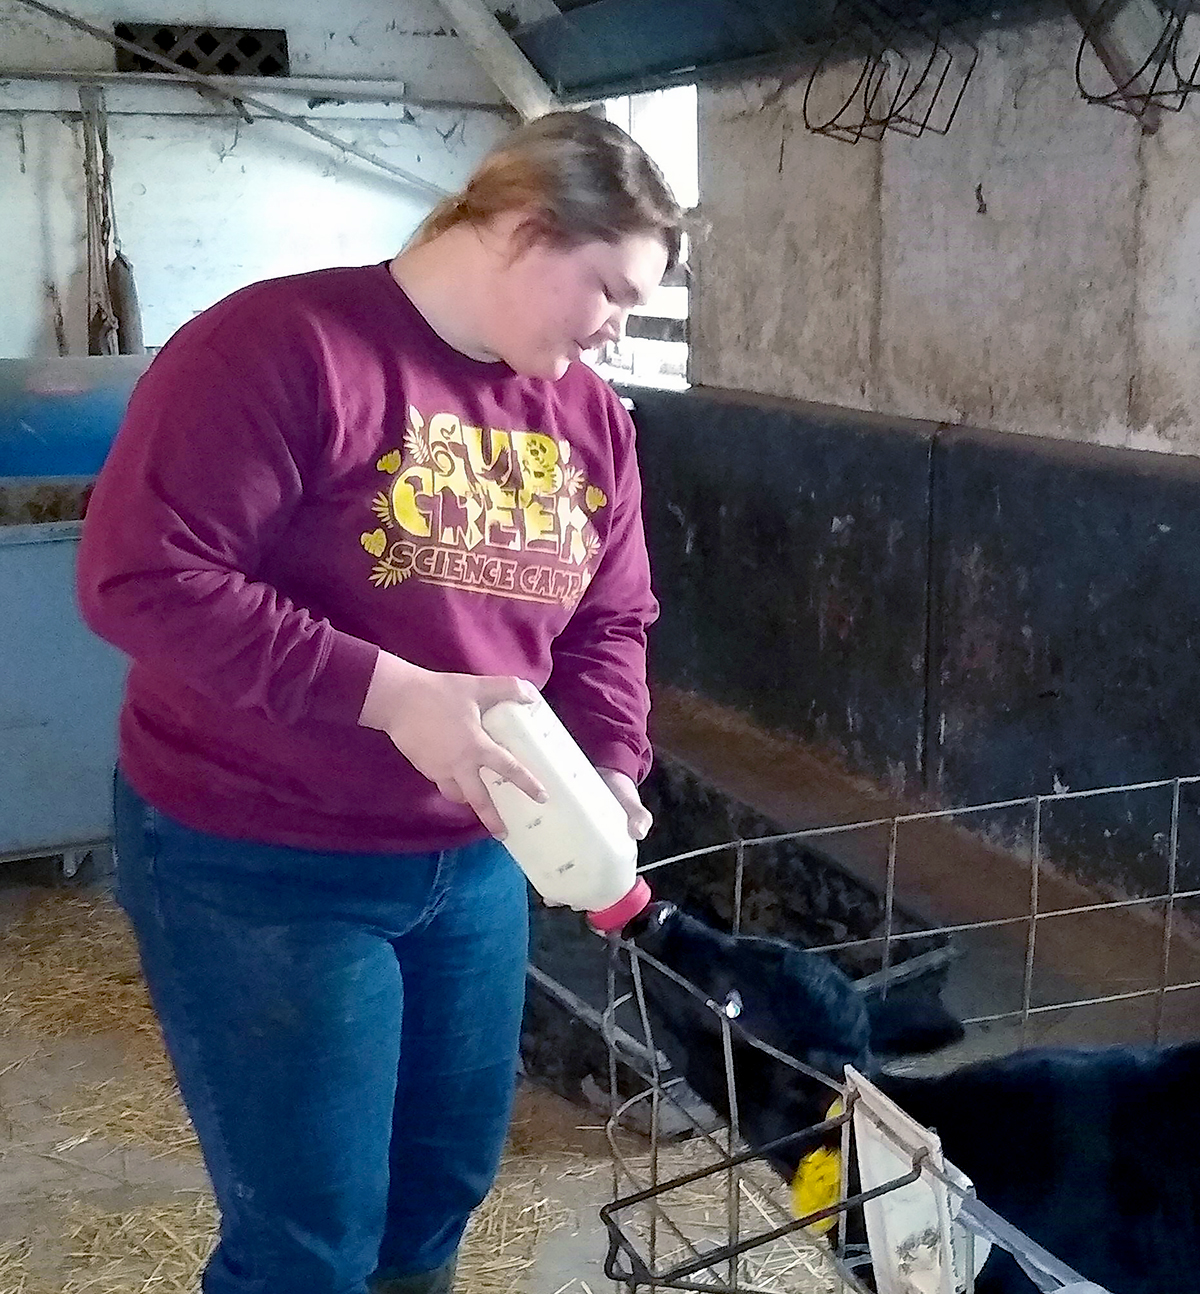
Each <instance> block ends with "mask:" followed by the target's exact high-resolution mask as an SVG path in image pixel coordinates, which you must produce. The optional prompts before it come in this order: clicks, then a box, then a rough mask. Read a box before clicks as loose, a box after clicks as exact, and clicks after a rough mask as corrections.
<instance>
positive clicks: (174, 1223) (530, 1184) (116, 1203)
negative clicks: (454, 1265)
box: [0, 863, 644, 1294]
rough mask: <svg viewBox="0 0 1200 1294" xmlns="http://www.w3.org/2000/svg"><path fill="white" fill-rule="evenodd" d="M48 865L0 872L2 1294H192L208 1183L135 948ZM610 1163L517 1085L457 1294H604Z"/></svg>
mask: <svg viewBox="0 0 1200 1294" xmlns="http://www.w3.org/2000/svg"><path fill="white" fill-rule="evenodd" d="M47 870H48V869H47V868H46V867H45V866H44V865H41V864H22V863H9V864H5V865H0V1294H52V1292H53V1294H76V1291H80V1294H82V1291H84V1290H88V1291H93V1290H95V1291H97V1294H110V1292H111V1294H141V1291H143V1290H145V1291H147V1294H149V1292H150V1291H154V1292H155V1294H166V1292H168V1291H175V1290H192V1289H196V1288H198V1284H197V1282H196V1281H195V1279H194V1277H195V1273H196V1272H197V1271H198V1269H199V1266H200V1262H201V1260H202V1258H203V1255H204V1253H206V1252H207V1247H208V1243H209V1236H210V1235H211V1225H212V1210H211V1202H210V1197H209V1193H208V1189H207V1179H206V1176H205V1173H204V1169H203V1166H202V1164H201V1161H200V1158H199V1153H198V1150H197V1148H196V1146H195V1144H194V1141H193V1139H192V1138H191V1136H190V1130H189V1129H188V1127H187V1124H186V1118H185V1116H184V1114H183V1111H182V1108H181V1107H180V1106H179V1104H178V1101H177V1099H176V1097H175V1095H174V1092H173V1088H172V1086H171V1084H170V1081H169V1076H168V1074H167V1071H166V1070H165V1068H164V1066H163V1063H162V1061H161V1058H160V1054H159V1053H158V1047H157V1042H156V1039H153V1038H152V1037H149V1036H148V1035H149V1033H150V1032H151V1031H152V1029H153V1021H152V1016H151V1015H150V1012H149V1006H148V1004H147V1003H145V1002H144V1001H143V1000H142V998H141V991H140V985H138V984H137V983H136V982H135V981H136V979H137V970H136V953H135V951H134V947H133V943H132V939H131V937H130V936H129V935H128V934H127V932H126V931H125V929H124V923H123V919H122V918H121V916H120V914H119V912H118V910H117V909H116V907H115V905H114V904H113V902H112V899H111V894H110V885H109V878H106V877H99V878H93V879H91V880H90V881H87V882H85V883H83V884H80V885H73V886H70V887H66V888H54V887H52V886H50V885H47V884H46V883H45V874H46V872H47ZM139 1125H140V1126H139ZM624 1145H625V1148H626V1150H627V1151H628V1152H629V1153H632V1154H638V1153H640V1152H641V1151H642V1150H644V1146H643V1144H642V1143H641V1140H640V1139H638V1138H630V1139H629V1140H628V1141H627V1142H625V1143H624ZM610 1163H611V1157H610V1153H609V1148H608V1143H607V1141H606V1139H605V1137H604V1135H603V1131H602V1126H601V1120H600V1118H599V1117H596V1116H594V1115H593V1114H592V1113H591V1112H589V1111H586V1110H581V1109H578V1108H576V1107H574V1106H572V1105H570V1104H568V1103H567V1102H566V1101H563V1100H562V1099H561V1098H559V1097H557V1096H555V1095H553V1094H552V1093H549V1092H546V1091H543V1090H540V1089H538V1088H536V1087H533V1086H530V1085H523V1086H522V1088H521V1090H520V1092H519V1094H518V1099H517V1107H516V1111H515V1114H514V1120H513V1133H512V1137H511V1148H510V1153H509V1155H508V1157H507V1159H506V1161H505V1166H504V1168H503V1170H502V1174H501V1178H500V1181H499V1182H498V1186H497V1192H496V1197H495V1200H494V1201H493V1206H492V1207H491V1209H490V1211H489V1210H488V1209H486V1208H485V1211H484V1213H483V1214H481V1218H480V1221H481V1229H480V1235H479V1236H478V1237H477V1238H476V1239H475V1242H474V1244H473V1245H472V1244H471V1243H469V1244H468V1248H467V1256H466V1258H465V1260H464V1276H463V1279H462V1280H460V1283H459V1291H460V1294H509V1292H510V1291H511V1294H556V1292H559V1294H587V1291H588V1290H591V1291H593V1294H600V1291H603V1290H609V1289H611V1288H613V1287H612V1285H611V1284H610V1282H608V1281H607V1280H606V1279H605V1277H604V1275H603V1258H604V1252H605V1246H604V1241H603V1230H602V1228H601V1226H600V1223H599V1219H598V1217H597V1214H596V1210H597V1208H598V1207H599V1205H600V1204H601V1203H602V1202H603V1201H605V1200H607V1199H609V1198H611V1197H612V1188H611V1182H612V1177H611V1168H610ZM122 1231H123V1236H122V1235H118V1234H117V1233H118V1232H122ZM176 1241H178V1243H176ZM89 1250H90V1251H89ZM189 1251H190V1256H191V1264H190V1266H191V1271H190V1272H189V1271H188V1267H189ZM156 1269H161V1270H157V1271H156Z"/></svg>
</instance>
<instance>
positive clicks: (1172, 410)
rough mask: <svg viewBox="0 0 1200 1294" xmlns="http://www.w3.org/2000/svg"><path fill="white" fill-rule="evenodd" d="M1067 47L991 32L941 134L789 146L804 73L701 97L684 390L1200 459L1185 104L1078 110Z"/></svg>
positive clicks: (1195, 200) (1192, 133) (1198, 123)
mask: <svg viewBox="0 0 1200 1294" xmlns="http://www.w3.org/2000/svg"><path fill="white" fill-rule="evenodd" d="M1079 35H1080V33H1079V28H1078V26H1077V25H1075V24H1074V23H1073V22H1071V21H1070V20H1068V19H1063V20H1061V21H1057V20H1056V21H1050V22H1043V23H1040V24H1038V25H1036V26H1034V27H1031V28H1027V29H1025V30H1022V31H1015V30H1014V31H998V32H993V33H992V34H990V35H989V36H988V37H987V38H986V39H985V40H984V41H983V42H982V45H981V57H980V63H979V66H978V68H977V70H976V72H975V75H974V77H973V79H972V80H971V82H970V84H969V85H968V87H967V91H966V96H965V98H964V100H963V103H962V106H961V108H960V110H959V115H958V119H957V120H956V121H955V123H954V125H953V126H952V128H951V130H950V133H949V134H948V135H947V136H945V137H944V138H942V137H936V136H925V137H923V138H920V139H910V138H906V137H904V136H901V135H893V134H891V133H889V134H888V135H887V136H885V138H884V140H883V142H882V144H875V143H871V142H868V141H862V142H860V143H858V144H856V145H853V146H851V145H848V144H846V143H842V142H838V141H835V140H831V139H827V138H824V137H820V136H816V135H812V134H810V133H807V132H806V131H805V129H804V126H803V120H802V107H801V104H802V98H803V93H804V88H805V79H804V78H803V77H801V78H800V79H799V80H798V81H796V83H795V84H793V85H791V86H790V87H788V86H785V87H784V88H783V90H782V92H780V82H779V79H778V78H776V79H774V80H764V81H757V82H744V83H741V84H738V85H734V86H729V87H724V88H720V89H712V90H704V91H702V92H701V96H700V193H701V205H702V209H703V212H704V214H705V216H706V217H707V218H708V220H709V221H710V222H711V226H712V232H711V235H710V237H709V238H708V240H707V241H706V242H705V244H704V245H703V246H702V247H701V249H700V254H699V260H700V265H701V273H700V275H699V281H698V286H697V292H696V296H697V298H698V299H697V301H696V303H695V305H694V313H693V328H692V357H691V365H692V367H691V378H692V380H693V381H695V382H701V383H706V384H710V385H718V386H730V387H741V388H745V389H749V390H756V391H762V392H766V393H771V394H778V395H786V396H796V397H799V398H802V399H812V400H821V401H832V402H835V403H839V404H844V405H850V406H854V407H858V408H864V409H875V410H879V411H882V412H891V413H898V414H906V415H912V416H915V417H921V418H930V419H935V420H946V421H952V422H963V423H969V424H974V425H978V426H988V427H996V428H1000V429H1004V430H1010V431H1016V432H1028V433H1035V434H1041V435H1051V436H1060V437H1066V438H1071V439H1076V440H1093V441H1101V442H1108V443H1117V444H1128V445H1132V446H1136V447H1143V448H1152V449H1162V450H1175V451H1180V452H1187V453H1200V107H1198V106H1197V105H1196V104H1195V102H1194V101H1193V102H1192V103H1189V104H1188V106H1187V107H1186V108H1185V110H1184V111H1183V112H1182V113H1180V114H1178V115H1176V114H1174V113H1165V114H1164V118H1163V125H1162V128H1161V130H1160V131H1159V132H1158V134H1156V135H1153V136H1147V135H1143V134H1142V132H1141V130H1140V128H1139V126H1138V125H1137V123H1136V122H1135V121H1134V120H1133V119H1132V118H1131V117H1129V116H1127V115H1126V114H1122V113H1118V112H1114V111H1111V110H1108V109H1106V108H1102V107H1098V106H1093V105H1090V104H1088V103H1086V102H1084V101H1083V100H1082V99H1081V98H1080V96H1079V94H1078V91H1077V89H1076V86H1075V80H1074V58H1075V50H1076V47H1077V45H1078V42H1079Z"/></svg>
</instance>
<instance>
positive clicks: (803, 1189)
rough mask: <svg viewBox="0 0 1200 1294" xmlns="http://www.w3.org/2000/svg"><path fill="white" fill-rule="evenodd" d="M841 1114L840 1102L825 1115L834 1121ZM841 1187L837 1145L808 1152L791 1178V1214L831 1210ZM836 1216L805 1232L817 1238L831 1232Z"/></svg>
mask: <svg viewBox="0 0 1200 1294" xmlns="http://www.w3.org/2000/svg"><path fill="white" fill-rule="evenodd" d="M841 1112H842V1103H841V1101H840V1100H839V1101H834V1103H833V1104H832V1105H831V1106H830V1107H829V1109H828V1110H827V1111H826V1112H825V1117H826V1118H827V1119H835V1118H837V1116H838V1115H839V1114H841ZM841 1188H842V1152H841V1149H840V1148H839V1147H837V1146H818V1147H817V1148H816V1150H810V1151H809V1152H808V1154H807V1155H805V1156H804V1158H803V1159H802V1160H801V1161H800V1163H799V1164H797V1166H796V1172H795V1175H794V1176H793V1178H792V1213H793V1215H794V1216H795V1217H797V1218H803V1217H806V1216H807V1215H808V1214H810V1213H815V1212H816V1211H817V1210H818V1209H828V1208H832V1207H833V1205H835V1204H836V1203H837V1202H838V1198H839V1196H840V1194H841ZM836 1222H837V1214H836V1213H831V1214H830V1215H829V1217H827V1218H819V1219H818V1220H817V1221H816V1222H813V1223H811V1224H810V1225H809V1226H807V1227H805V1228H804V1229H805V1230H806V1231H808V1232H810V1233H811V1234H813V1235H816V1236H823V1235H824V1234H825V1233H826V1232H827V1231H830V1230H832V1228H833V1226H834V1225H835V1223H836Z"/></svg>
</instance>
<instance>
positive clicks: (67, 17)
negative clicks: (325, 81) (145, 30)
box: [17, 0, 446, 198]
mask: <svg viewBox="0 0 1200 1294" xmlns="http://www.w3.org/2000/svg"><path fill="white" fill-rule="evenodd" d="M17 3H18V4H23V5H25V6H26V8H29V9H36V10H37V11H38V12H39V13H43V14H45V15H46V16H47V17H49V18H56V19H57V20H58V21H59V22H63V23H66V25H67V26H68V27H74V28H75V30H76V31H82V32H85V33H86V34H87V35H89V36H94V37H95V38H96V39H97V40H102V41H105V42H106V43H107V44H109V45H112V46H113V47H114V48H115V49H124V50H128V51H129V52H130V53H133V54H136V55H137V56H138V57H139V58H144V59H146V60H147V61H149V62H151V63H157V64H158V66H159V67H161V68H163V69H164V70H165V71H167V72H169V73H170V74H171V75H172V76H173V77H175V78H176V79H177V80H180V81H188V82H190V83H191V84H192V85H195V86H197V87H199V88H201V89H203V90H204V91H205V93H207V94H215V95H218V96H219V97H220V98H222V99H225V100H227V101H228V102H230V103H232V104H233V105H234V107H235V108H237V110H238V112H239V113H240V114H241V115H242V116H243V117H246V116H247V112H246V109H247V108H253V109H254V111H255V112H257V113H258V114H259V115H260V116H263V117H270V118H271V119H272V120H273V121H281V122H283V123H284V125H287V126H294V127H295V128H296V129H297V130H300V131H303V132H304V133H305V134H306V135H311V136H312V137H313V138H314V139H319V140H321V142H322V143H325V144H330V145H332V146H333V147H334V148H336V149H339V150H340V151H341V152H343V153H349V154H351V155H352V156H354V157H357V158H359V159H360V160H361V161H364V162H369V163H370V164H371V165H372V166H376V167H378V168H379V169H380V170H381V171H386V172H387V173H388V174H389V175H394V176H396V177H397V178H398V179H401V180H403V181H404V182H405V183H406V184H410V185H412V187H413V188H415V189H419V190H421V191H422V192H424V193H428V194H430V195H431V196H432V197H434V198H442V197H444V196H445V195H446V190H445V189H443V188H442V187H441V186H440V185H437V184H433V183H431V182H430V181H429V180H425V179H422V178H421V176H419V175H414V174H413V172H412V171H407V170H405V169H404V167H402V166H396V165H395V164H394V163H392V162H388V161H385V160H384V159H383V158H382V157H377V156H376V155H375V154H374V153H369V152H367V150H366V149H365V148H359V147H358V145H357V144H351V143H348V142H347V141H346V140H344V139H339V138H338V136H337V135H331V134H330V133H329V132H328V131H327V130H321V129H320V128H319V127H318V126H313V125H311V124H310V123H309V122H307V121H305V120H304V119H303V118H302V117H296V116H293V115H292V114H291V113H287V112H281V111H280V110H279V109H278V108H274V107H272V106H271V105H270V104H269V103H264V102H263V101H262V100H261V99H257V98H252V97H251V96H250V95H247V94H231V93H230V92H229V91H228V90H226V89H224V88H223V87H222V86H221V85H220V84H219V83H218V81H217V80H216V78H215V77H211V76H205V75H204V74H203V73H202V72H193V71H191V70H190V69H189V68H186V67H180V66H179V64H178V63H172V62H171V60H170V59H169V58H164V57H163V56H162V55H161V54H156V53H155V52H154V51H153V50H149V49H145V48H143V47H142V46H141V45H138V44H135V43H134V42H133V41H131V40H125V39H124V37H122V36H114V35H113V34H112V33H111V32H106V31H105V30H104V29H103V28H102V27H96V26H94V25H93V24H92V23H90V22H84V21H83V19H82V18H76V17H75V15H74V14H70V13H67V12H66V11H65V10H62V9H56V8H55V7H54V6H53V5H48V4H43V3H42V0H17Z"/></svg>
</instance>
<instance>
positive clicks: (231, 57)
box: [113, 22, 290, 76]
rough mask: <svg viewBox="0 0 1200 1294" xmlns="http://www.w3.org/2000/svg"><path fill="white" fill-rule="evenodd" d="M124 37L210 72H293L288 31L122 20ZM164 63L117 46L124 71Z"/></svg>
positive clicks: (148, 69) (120, 27) (119, 30)
mask: <svg viewBox="0 0 1200 1294" xmlns="http://www.w3.org/2000/svg"><path fill="white" fill-rule="evenodd" d="M113 30H114V32H115V33H116V35H117V36H119V37H120V38H121V39H122V40H127V41H132V42H133V43H134V44H135V45H140V46H141V47H142V49H144V50H147V51H149V52H150V53H153V54H157V55H159V56H160V57H161V58H167V59H170V60H171V62H172V63H176V64H178V65H179V66H180V67H185V68H187V69H188V70H189V71H191V72H203V73H204V74H205V75H207V76H287V75H288V72H289V71H290V68H289V65H288V49H287V32H285V31H274V30H260V29H257V28H254V29H251V28H247V27H169V26H164V25H163V24H162V23H151V22H119V23H117V24H116V26H115V28H114V29H113ZM162 70H163V68H162V65H161V64H160V63H155V62H152V61H151V60H150V59H148V58H141V57H139V56H138V55H137V54H135V53H134V52H133V51H132V50H128V49H118V50H117V71H118V72H161V71H162Z"/></svg>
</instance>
